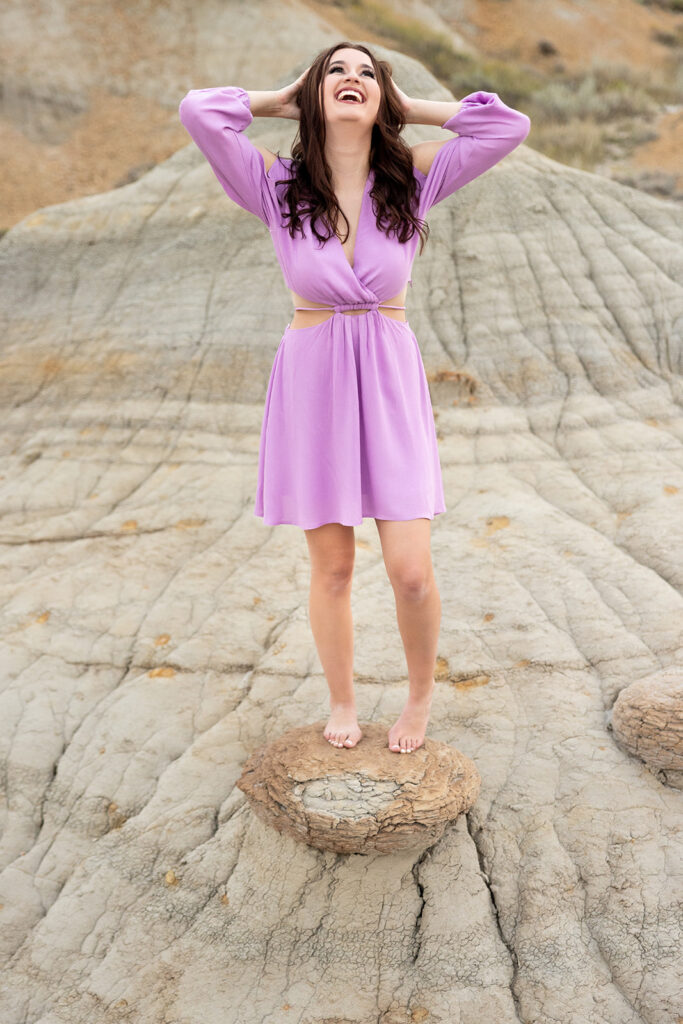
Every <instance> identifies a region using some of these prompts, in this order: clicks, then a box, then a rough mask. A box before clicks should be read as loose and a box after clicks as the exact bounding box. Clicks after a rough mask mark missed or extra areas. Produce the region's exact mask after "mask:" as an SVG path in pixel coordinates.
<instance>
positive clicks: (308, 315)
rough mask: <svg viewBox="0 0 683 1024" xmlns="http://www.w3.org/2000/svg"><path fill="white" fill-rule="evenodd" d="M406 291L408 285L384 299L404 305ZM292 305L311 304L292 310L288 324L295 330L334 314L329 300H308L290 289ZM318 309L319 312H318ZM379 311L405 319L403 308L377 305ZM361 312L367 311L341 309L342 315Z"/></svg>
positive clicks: (389, 304) (394, 303) (390, 303)
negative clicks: (386, 307)
mask: <svg viewBox="0 0 683 1024" xmlns="http://www.w3.org/2000/svg"><path fill="white" fill-rule="evenodd" d="M407 293H408V285H406V286H405V288H404V289H403V291H401V292H399V293H398V295H394V296H393V298H391V299H386V300H385V301H386V303H387V305H388V306H405V304H406V295H407ZM290 295H291V296H292V299H293V303H292V305H294V306H311V307H313V308H312V309H297V310H295V312H294V316H293V317H292V320H291V322H290V324H289V326H290V327H291V328H292V329H293V330H296V329H297V327H312V326H313V325H314V324H322V323H324V321H325V320H329V319H330V317H333V316H334V310H333V309H331V308H330V307H331V306H332V305H333V303H331V302H310V301H309V300H308V299H307V298H306V297H305V296H303V295H297V294H296V293H295V292H293V291H291V290H290ZM318 310H320V312H318ZM378 310H379V312H380V313H381V314H382V316H386V317H390V318H391V319H392V320H405V319H406V311H405V309H384V308H383V307H382V306H379V307H378ZM361 313H367V310H365V309H344V310H342V311H341V314H342V316H359V315H360V314H361Z"/></svg>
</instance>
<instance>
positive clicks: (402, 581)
mask: <svg viewBox="0 0 683 1024" xmlns="http://www.w3.org/2000/svg"><path fill="white" fill-rule="evenodd" d="M390 580H391V585H392V587H393V588H394V592H395V594H396V595H397V596H400V597H402V598H405V599H406V600H408V601H421V600H422V599H423V598H424V597H426V596H427V594H428V593H429V591H430V590H431V587H432V584H433V582H434V577H433V574H432V567H431V565H429V566H425V565H410V564H406V565H403V566H401V567H400V568H398V569H395V570H394V571H393V572H392V573H391V576H390Z"/></svg>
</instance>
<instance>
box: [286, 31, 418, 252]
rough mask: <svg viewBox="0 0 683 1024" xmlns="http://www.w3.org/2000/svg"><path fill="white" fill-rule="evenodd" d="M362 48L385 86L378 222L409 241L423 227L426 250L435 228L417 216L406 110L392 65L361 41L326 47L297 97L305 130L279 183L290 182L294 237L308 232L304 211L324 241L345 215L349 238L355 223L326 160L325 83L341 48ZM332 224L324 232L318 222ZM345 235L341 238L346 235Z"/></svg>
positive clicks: (375, 197) (374, 164)
mask: <svg viewBox="0 0 683 1024" xmlns="http://www.w3.org/2000/svg"><path fill="white" fill-rule="evenodd" d="M347 47H348V48H350V49H353V50H362V51H363V53H366V54H367V55H368V57H369V58H370V60H371V61H372V66H373V68H374V70H375V76H376V79H377V82H378V83H379V87H380V102H379V109H378V112H377V121H376V123H375V124H374V125H373V126H372V137H371V141H370V168H371V169H372V170H374V172H375V174H374V182H373V187H372V190H371V192H370V196H371V198H372V204H373V211H374V214H375V220H376V223H377V227H378V228H379V229H380V230H382V231H384V232H385V234H386V235H387V236H390V235H391V234H392V233H394V234H395V235H396V237H397V238H398V240H399V242H401V243H404V242H407V241H408V239H410V238H412V237H413V235H414V234H415V231H417V232H418V233H419V235H420V238H421V245H420V253H422V249H423V248H424V245H425V242H426V241H427V238H428V236H429V227H428V225H427V224H426V222H425V221H423V220H421V219H420V218H418V217H417V216H416V212H417V200H418V185H417V181H416V179H415V175H414V174H413V156H412V153H411V150H410V146H408V145H407V143H406V142H404V140H403V139H402V138H401V135H400V132H401V130H402V129H403V127H404V126H405V124H406V122H405V118H404V116H403V110H402V108H401V106H400V104H399V102H398V99H397V97H396V95H395V94H394V92H393V88H392V82H391V65H390V64H389V63H388V62H387V61H384V60H377V59H376V58H375V56H374V54H372V53H371V52H370V50H369V49H368V48H367V47H366V46H363V45H359V44H358V43H349V42H341V43H336V44H335V45H334V46H331V47H329V48H328V49H326V50H323V51H321V53H319V54H318V56H317V57H316V58H315V60H314V61H313V62H312V64H311V65H310V68H309V71H308V74H307V75H306V78H305V79H304V81H303V83H302V85H301V87H300V88H299V91H298V93H297V94H296V102H297V104H298V106H299V107H300V110H301V114H300V118H299V129H298V132H297V135H296V137H295V140H294V143H293V145H292V171H293V176H291V177H290V178H286V179H280V180H279V181H277V182H276V184H278V185H281V184H285V183H287V184H288V187H287V189H286V190H285V192H284V201H285V204H286V206H287V207H288V212H287V213H285V219H286V220H287V219H289V225H288V227H289V233H290V235H291V237H292V238H294V235H295V233H296V232H297V231H300V232H301V234H302V235H303V233H304V232H303V226H302V215H303V216H309V217H310V226H311V230H312V232H313V234H314V235H315V236H316V238H317V239H318V240H319V241H321V242H322V241H327V239H329V238H331V237H332V234H337V226H338V223H339V217H340V216H342V217H343V218H344V220H345V221H346V237H345V238H344V239H343V240H342V241H344V242H345V241H346V240H347V239H348V237H349V232H350V230H351V226H350V224H349V222H348V218H347V217H346V216H345V214H344V212H343V210H342V209H341V207H340V206H339V203H338V202H337V197H336V196H335V193H334V191H333V189H332V176H331V173H330V168H329V165H328V163H327V160H326V159H325V115H324V111H323V105H322V98H321V96H320V84H321V82H322V80H323V78H324V76H325V75H326V73H327V70H328V68H329V66H330V64H331V63H332V58H333V56H334V54H335V53H336V51H337V50H342V49H346V48H347ZM318 220H320V221H321V223H322V224H323V226H326V227H327V228H328V229H329V233H328V234H325V235H323V234H320V232H319V231H318V228H317V227H316V221H318ZM340 240H341V239H340Z"/></svg>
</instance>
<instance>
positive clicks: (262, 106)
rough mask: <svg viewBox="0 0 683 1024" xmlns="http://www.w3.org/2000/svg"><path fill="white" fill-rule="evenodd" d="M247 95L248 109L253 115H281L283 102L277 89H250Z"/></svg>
mask: <svg viewBox="0 0 683 1024" xmlns="http://www.w3.org/2000/svg"><path fill="white" fill-rule="evenodd" d="M248 95H249V109H250V110H251V113H252V115H253V116H254V117H282V109H283V103H282V100H281V98H280V91H279V90H275V89H257V90H251V89H250V90H248Z"/></svg>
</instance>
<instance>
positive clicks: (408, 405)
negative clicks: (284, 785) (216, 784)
mask: <svg viewBox="0 0 683 1024" xmlns="http://www.w3.org/2000/svg"><path fill="white" fill-rule="evenodd" d="M179 113H180V119H181V121H182V123H183V124H184V125H185V127H186V128H187V130H188V132H189V133H190V135H191V136H192V138H193V139H194V141H195V142H196V144H197V145H198V147H199V148H200V149H201V151H202V152H203V154H204V156H205V157H206V159H207V160H208V162H209V164H210V165H211V167H212V169H213V171H214V173H215V175H216V177H217V178H218V180H219V182H220V184H221V185H222V187H223V189H224V191H225V192H226V193H227V195H228V196H229V197H230V198H231V199H233V200H234V201H235V202H236V203H238V204H239V205H240V206H241V207H243V208H244V209H245V210H248V211H249V212H250V213H253V214H255V216H257V217H259V218H260V219H261V220H262V221H263V222H264V224H265V225H266V226H267V227H268V228H269V230H270V232H271V237H272V240H273V244H274V246H275V251H276V253H277V257H278V260H279V262H280V266H281V268H282V272H283V275H284V278H285V282H286V283H287V285H288V287H289V288H290V290H291V292H292V297H293V300H294V307H295V313H294V317H293V319H292V321H291V323H290V324H288V325H287V329H286V330H285V333H284V335H283V337H282V339H281V341H280V344H279V346H278V349H277V352H276V355H275V360H274V363H273V367H272V371H271V375H270V381H269V384H268V390H267V394H266V400H265V409H264V415H263V423H262V429H261V441H260V449H259V467H258V484H257V490H256V503H255V509H254V511H255V514H256V515H257V516H261V517H263V521H264V522H265V523H266V524H268V525H271V526H272V525H275V524H278V523H292V524H295V525H298V526H301V527H302V528H303V529H304V530H305V533H306V540H307V542H308V548H309V553H310V558H311V586H310V597H309V615H310V622H311V628H312V631H313V635H314V639H315V643H316V647H317V650H318V654H319V657H320V661H321V664H322V666H323V670H324V672H325V676H326V679H327V682H328V685H329V688H330V706H331V715H330V719H329V721H328V723H327V726H326V728H325V730H324V736H325V738H326V739H327V740H328V741H329V742H330V743H332V744H333V745H334V746H337V747H342V746H346V747H353V746H355V745H356V743H358V741H359V740H360V738H361V735H362V734H361V730H360V728H359V726H358V720H357V716H356V703H355V695H354V689H353V625H352V619H351V582H352V573H353V565H354V554H355V535H354V526H355V525H359V524H360V523H361V522H362V520H363V517H369V516H372V517H374V518H375V522H376V524H377V530H378V532H379V537H380V543H381V546H382V554H383V557H384V563H385V566H386V569H387V574H388V576H389V579H390V581H391V585H392V588H393V590H394V594H395V598H396V612H397V619H398V626H399V630H400V633H401V637H402V640H403V645H404V649H405V653H406V661H407V665H408V674H409V680H410V686H409V696H408V701H407V703H406V705H405V707H404V709H403V711H402V713H401V716H400V718H399V719H398V721H397V722H396V723H395V724H394V725H393V726H392V728H391V729H390V730H389V734H388V745H389V749H390V750H393V751H396V752H399V751H400V752H401V753H410V752H411V751H413V750H416V749H417V748H418V747H420V746H421V745H422V744H423V742H424V737H425V731H426V728H427V721H428V718H429V712H430V708H431V700H432V692H433V688H434V667H435V664H436V654H437V641H438V634H439V627H440V620H441V601H440V597H439V593H438V590H437V587H436V582H435V579H434V572H433V567H432V562H431V551H430V520H431V519H433V518H434V516H436V515H439V514H440V513H441V512H444V511H445V510H446V506H445V502H444V495H443V484H442V479H441V466H440V463H439V455H438V449H437V439H436V429H435V424H434V417H433V413H432V408H431V402H430V396H429V387H428V384H427V378H426V375H425V371H424V366H423V363H422V357H421V354H420V349H419V347H418V343H417V339H416V338H415V335H414V334H413V332H412V330H411V328H410V326H409V325H408V321H407V320H406V318H405V313H404V312H403V310H404V309H405V298H406V293H407V284H408V283H411V282H410V280H409V278H410V271H411V267H412V263H413V259H414V257H415V251H416V248H417V243H418V240H420V239H421V240H422V245H424V241H425V240H426V238H427V236H428V233H429V231H428V228H427V226H426V225H425V223H424V216H425V214H426V213H427V211H428V210H429V209H430V208H431V207H432V206H434V205H435V204H436V203H438V202H440V201H441V200H442V199H445V198H446V197H447V196H449V195H451V194H452V193H453V192H455V191H456V189H458V188H461V187H462V186H463V185H465V184H467V182H469V181H471V180H472V179H473V178H476V177H477V176H478V175H480V174H482V173H483V172H484V171H486V170H487V169H488V168H490V167H492V166H493V165H494V164H496V163H498V162H499V161H500V160H501V159H502V158H503V157H504V156H505V155H506V154H507V153H510V152H511V151H512V150H513V149H515V148H516V147H517V146H518V145H519V144H520V143H521V142H523V141H524V139H525V138H526V136H527V134H528V132H529V124H530V122H529V118H528V117H527V115H526V114H522V113H520V112H519V111H516V110H513V109H512V108H510V107H508V106H506V105H505V104H504V103H503V102H502V101H501V100H500V98H499V97H498V95H497V94H496V93H490V92H481V91H480V92H474V93H470V94H469V95H468V96H465V98H464V99H463V100H462V101H461V102H451V101H441V100H421V99H411V98H410V97H408V96H406V95H405V94H404V93H403V92H402V91H401V90H400V89H399V88H398V87H397V86H396V84H395V83H394V82H393V80H392V78H391V67H390V65H389V64H387V63H386V62H385V61H381V60H377V59H376V58H375V57H374V55H373V54H372V53H371V51H370V50H369V49H368V48H367V47H365V46H362V45H356V44H353V43H348V42H342V43H337V44H336V45H335V46H332V47H330V48H329V49H327V50H325V51H323V52H322V53H320V54H319V55H318V56H317V57H316V59H315V60H314V61H313V63H312V64H311V65H310V67H308V68H307V69H306V70H305V71H304V72H303V73H302V74H301V75H300V76H299V77H298V78H297V80H296V81H295V82H294V83H292V84H291V85H289V86H287V87H286V88H284V89H281V90H277V91H274V92H252V91H250V92H247V91H246V90H244V89H242V88H239V87H236V86H229V87H226V88H215V89H195V90H191V91H190V92H189V93H188V94H187V95H186V96H185V97H184V99H183V100H182V102H181V104H180V109H179ZM253 116H262V117H289V118H293V119H294V120H299V121H300V126H299V139H298V140H297V141H296V142H295V144H294V146H293V147H292V157H291V158H284V157H281V156H280V155H279V154H277V155H276V154H275V153H271V152H270V150H268V149H266V148H265V147H263V146H256V145H254V144H253V143H252V142H250V140H249V139H248V138H247V137H246V135H244V134H243V130H244V129H245V128H246V127H247V125H249V124H250V123H251V121H252V117H253ZM406 123H415V124H429V125H441V126H442V127H443V128H447V129H449V130H451V131H453V132H454V133H457V135H455V134H454V137H453V138H450V139H446V141H434V142H421V143H418V144H417V145H415V146H412V147H409V146H408V145H407V144H406V143H405V142H404V141H403V139H402V138H401V136H400V132H401V129H402V128H403V127H404V125H405V124H406ZM340 220H343V222H344V224H345V228H344V230H343V232H342V235H343V237H340V234H339V233H338V227H339V221H340ZM420 251H421V250H420Z"/></svg>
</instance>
